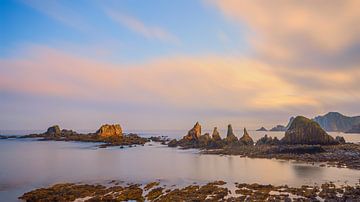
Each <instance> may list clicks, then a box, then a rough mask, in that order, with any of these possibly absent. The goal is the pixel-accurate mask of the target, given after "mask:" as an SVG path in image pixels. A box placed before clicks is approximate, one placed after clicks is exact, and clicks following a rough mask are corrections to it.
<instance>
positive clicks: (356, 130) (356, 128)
mask: <svg viewBox="0 0 360 202" xmlns="http://www.w3.org/2000/svg"><path fill="white" fill-rule="evenodd" d="M345 133H360V123H359V124H356V125H353V126H352V127H351V129H350V130H348V131H346V132H345Z"/></svg>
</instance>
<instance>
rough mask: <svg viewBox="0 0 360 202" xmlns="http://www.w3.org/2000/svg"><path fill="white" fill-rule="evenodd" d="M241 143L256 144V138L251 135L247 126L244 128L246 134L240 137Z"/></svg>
mask: <svg viewBox="0 0 360 202" xmlns="http://www.w3.org/2000/svg"><path fill="white" fill-rule="evenodd" d="M239 142H240V144H244V145H254V140H253V139H252V138H251V137H250V135H249V133H248V132H247V130H246V128H244V135H243V136H242V137H241V138H240V139H239Z"/></svg>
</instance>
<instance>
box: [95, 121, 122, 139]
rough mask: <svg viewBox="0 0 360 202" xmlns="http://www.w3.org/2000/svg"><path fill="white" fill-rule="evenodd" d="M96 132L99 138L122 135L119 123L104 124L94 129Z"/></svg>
mask: <svg viewBox="0 0 360 202" xmlns="http://www.w3.org/2000/svg"><path fill="white" fill-rule="evenodd" d="M96 134H97V135H98V136H100V137H101V138H108V137H122V136H123V133H122V129H121V126H120V124H114V125H109V124H105V125H102V126H101V127H100V128H99V130H97V131H96Z"/></svg>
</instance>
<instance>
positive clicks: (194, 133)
mask: <svg viewBox="0 0 360 202" xmlns="http://www.w3.org/2000/svg"><path fill="white" fill-rule="evenodd" d="M200 136H201V125H200V124H199V122H196V123H195V125H194V127H193V128H192V129H191V130H189V132H188V134H187V135H186V136H184V139H186V140H197V139H199V137H200Z"/></svg>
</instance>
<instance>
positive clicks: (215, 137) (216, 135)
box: [212, 127, 221, 141]
mask: <svg viewBox="0 0 360 202" xmlns="http://www.w3.org/2000/svg"><path fill="white" fill-rule="evenodd" d="M212 139H213V140H214V141H220V140H221V137H220V133H219V131H218V130H217V127H214V131H213V133H212Z"/></svg>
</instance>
